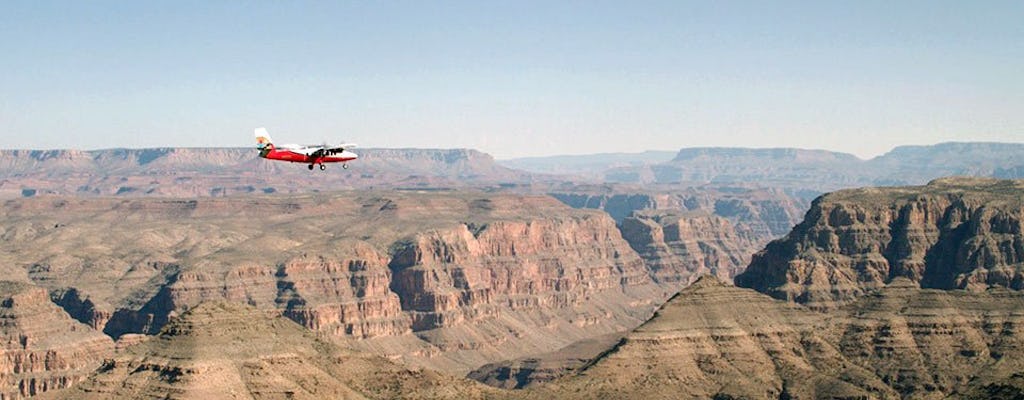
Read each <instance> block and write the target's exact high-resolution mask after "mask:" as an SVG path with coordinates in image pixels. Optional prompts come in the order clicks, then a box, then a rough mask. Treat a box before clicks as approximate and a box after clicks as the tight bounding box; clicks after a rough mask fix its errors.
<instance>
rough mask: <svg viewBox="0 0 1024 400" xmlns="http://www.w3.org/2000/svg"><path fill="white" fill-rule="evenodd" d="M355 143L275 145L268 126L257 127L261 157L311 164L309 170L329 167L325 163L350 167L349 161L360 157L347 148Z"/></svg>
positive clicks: (257, 146) (257, 142)
mask: <svg viewBox="0 0 1024 400" xmlns="http://www.w3.org/2000/svg"><path fill="white" fill-rule="evenodd" d="M355 146H356V145H355V143H344V144H339V145H337V146H328V145H326V144H324V145H308V146H300V145H297V144H282V145H279V146H275V145H274V143H273V142H272V141H271V140H270V134H269V133H267V128H256V148H257V149H259V151H260V157H261V158H266V159H268V160H280V161H289V162H297V163H307V164H309V170H310V171H312V170H313V166H315V165H318V164H319V165H320V170H321V171H323V170H325V169H327V167H326V166H325V165H324V164H325V163H334V162H340V163H341V168H344V169H348V162H349V161H352V160H355V159H357V158H359V156H358V155H356V153H353V152H351V151H348V150H345V149H347V148H350V147H355Z"/></svg>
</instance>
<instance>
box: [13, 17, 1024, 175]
mask: <svg viewBox="0 0 1024 400" xmlns="http://www.w3.org/2000/svg"><path fill="white" fill-rule="evenodd" d="M258 126H266V127H267V128H268V129H270V132H271V134H272V135H273V136H274V137H275V139H276V140H277V141H281V142H314V143H317V142H321V141H324V140H329V141H340V140H347V141H355V142H358V143H359V144H360V145H362V146H364V147H443V148H451V147H469V148H476V149H480V150H483V151H486V152H489V153H491V154H494V155H495V156H497V157H499V158H508V157H518V156H534V155H550V154H580V153H593V152H609V151H631V152H632V151H641V150H646V149H669V150H676V149H679V148H681V147H690V146H745V147H774V146H786V147H803V148H824V149H830V150H840V151H847V152H852V153H854V154H857V155H860V156H862V157H867V156H873V155H877V154H880V153H882V152H884V151H886V150H888V149H890V148H891V147H893V146H895V145H900V144H931V143H936V142H941V141H1012V142H1021V141H1024V1H1003V2H998V1H805V2H772V1H751V2H734V1H721V2H720V1H700V2H686V1H665V2H636V1H620V2H605V1H580V2H577V1H554V2H552V1H537V2H532V1H507V2H506V1H460V2H429V1H408V2H370V1H366V2H355V3H346V4H335V2H326V1H325V2H281V1H274V2H269V1H268V2H231V1H216V2H207V1H197V2H191V3H190V2H184V1H180V2H179V1H174V2H132V1H117V2H105V1H69V2H50V1H14V2H3V3H0V139H2V142H3V143H2V144H0V147H3V148H47V149H49V148H80V149H96V148H110V147H155V146H188V147H220V146H250V145H252V143H251V142H252V130H253V128H255V127H258Z"/></svg>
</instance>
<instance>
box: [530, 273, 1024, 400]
mask: <svg viewBox="0 0 1024 400" xmlns="http://www.w3.org/2000/svg"><path fill="white" fill-rule="evenodd" d="M1022 306H1024V295H1022V294H1021V292H1017V291H1011V290H1006V289H1001V288H994V289H991V290H988V291H985V292H966V291H944V290H936V289H920V288H918V287H917V286H916V285H915V284H913V283H912V282H911V281H909V280H907V279H905V278H900V279H897V280H895V281H893V282H891V283H890V284H889V285H887V286H885V287H882V288H878V289H877V290H873V291H872V292H871V293H870V294H869V295H865V296H863V297H861V298H859V299H857V300H855V301H854V302H851V303H849V304H847V305H845V306H843V307H841V308H839V309H836V310H834V311H833V312H831V313H829V314H824V313H818V312H814V311H811V310H809V309H807V308H805V307H803V306H801V305H799V304H795V303H790V302H785V301H781V300H775V299H771V298H770V297H767V296H764V295H762V294H760V293H757V292H755V291H752V290H749V289H742V288H736V287H733V286H730V285H728V284H725V283H723V282H721V281H720V280H718V279H717V278H713V277H704V278H702V279H700V280H698V281H697V282H696V283H694V284H693V285H692V286H690V287H688V288H686V289H684V290H683V291H681V292H680V293H679V294H678V295H676V296H675V297H673V298H672V299H671V300H669V301H668V302H667V303H666V304H665V305H664V306H663V307H662V308H661V309H660V310H659V311H658V312H657V313H656V314H655V316H654V317H653V318H651V320H649V321H648V322H646V323H645V324H644V325H642V326H640V327H639V328H637V329H636V330H635V331H634V332H632V333H630V334H629V335H627V336H626V338H625V339H623V340H622V341H621V342H620V343H619V344H618V345H617V346H616V347H614V348H613V349H611V350H610V351H608V352H607V353H606V354H605V355H603V356H601V357H599V358H598V359H597V360H595V361H594V362H592V363H591V365H590V366H588V367H587V368H586V369H584V370H583V371H582V372H580V373H579V374H577V375H574V376H568V377H564V378H562V379H560V380H558V381H555V382H554V383H553V384H551V385H548V386H546V387H545V389H546V390H549V391H551V392H552V393H555V395H556V396H558V397H560V398H580V399H583V398H608V399H612V398H636V399H640V398H643V399H662V398H664V399H669V398H694V399H697V398H749V399H777V398H878V399H898V398H945V397H947V396H952V397H961V396H971V395H972V393H973V394H974V395H977V394H978V393H979V392H980V393H985V392H984V391H986V390H988V391H993V390H995V391H1003V392H1004V393H1011V394H1014V393H1015V395H1016V396H1020V395H1024V392H1022V391H1021V390H1020V389H1019V388H1017V386H1014V384H1013V382H1014V381H1013V380H1014V379H1017V378H1015V376H1016V375H1015V374H1017V373H1019V371H1021V368H1022V367H1024V365H1022V363H1021V361H1020V360H1021V359H1024V358H1022V356H1024V354H1022V351H1024V347H1022V346H1021V343H1022V340H1024V336H1022V333H1024V332H1021V330H1020V327H1021V325H1020V323H1021V321H1022V317H1024V312H1022V311H1021V310H1024V308H1022ZM549 395H550V394H547V395H545V394H538V395H537V396H536V397H537V398H541V397H545V396H549Z"/></svg>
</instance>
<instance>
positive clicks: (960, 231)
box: [736, 178, 1024, 309]
mask: <svg viewBox="0 0 1024 400" xmlns="http://www.w3.org/2000/svg"><path fill="white" fill-rule="evenodd" d="M1021 193H1024V182H1022V181H1014V180H995V179H983V178H949V179H941V180H936V181H933V182H931V183H929V184H928V185H926V186H919V187H896V188H867V189H854V190H844V191H839V192H835V193H831V194H827V195H825V196H822V197H821V198H819V199H817V200H815V202H814V203H813V204H812V206H811V210H810V211H809V212H808V213H807V218H806V219H805V220H804V222H802V223H800V224H799V225H797V226H796V228H794V229H793V231H792V232H791V233H790V234H789V235H788V236H786V237H785V238H783V239H780V240H777V241H774V242H772V243H770V244H769V245H768V246H767V247H766V248H765V249H764V250H763V251H761V252H759V253H758V254H756V255H754V257H753V260H752V261H751V263H750V266H749V267H748V268H747V270H746V271H745V272H744V273H742V274H740V275H739V276H737V277H736V284H737V285H738V286H741V287H748V288H753V289H755V290H758V291H761V292H763V293H766V294H769V295H771V296H773V297H776V298H779V299H786V300H791V301H796V302H800V303H804V304H807V305H809V306H811V307H814V308H818V309H829V308H835V307H837V306H839V305H842V304H844V303H847V302H850V301H852V300H853V299H855V298H856V297H858V296H860V295H862V294H864V293H865V292H866V291H867V290H869V289H872V288H877V287H881V286H884V285H885V284H887V283H889V282H891V281H892V280H893V279H895V278H898V277H904V278H908V279H910V280H911V281H913V282H917V283H918V284H920V285H921V286H922V287H926V288H939V289H953V288H962V289H972V290H983V289H985V288H988V287H1007V288H1012V289H1021V288H1024V273H1022V270H1024V234H1022V231H1024V229H1022V227H1024V225H1022V221H1024V200H1022V196H1021Z"/></svg>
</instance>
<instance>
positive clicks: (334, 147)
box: [322, 143, 356, 155]
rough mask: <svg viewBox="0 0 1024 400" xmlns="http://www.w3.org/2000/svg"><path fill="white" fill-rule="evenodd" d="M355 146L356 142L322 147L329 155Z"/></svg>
mask: <svg viewBox="0 0 1024 400" xmlns="http://www.w3.org/2000/svg"><path fill="white" fill-rule="evenodd" d="M353 147H356V144H355V143H342V144H339V145H331V146H324V147H322V148H323V152H324V153H326V154H327V155H334V154H338V153H341V152H343V151H345V149H351V148H353Z"/></svg>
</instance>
